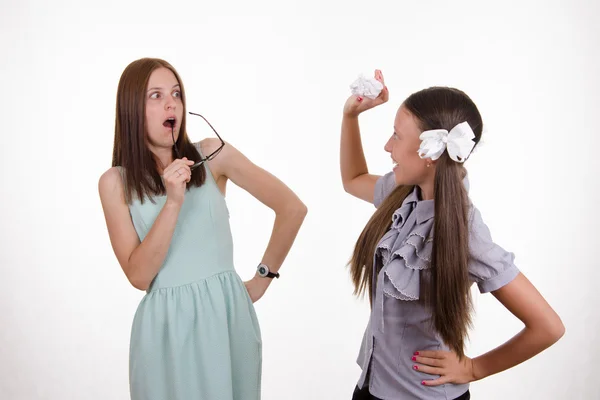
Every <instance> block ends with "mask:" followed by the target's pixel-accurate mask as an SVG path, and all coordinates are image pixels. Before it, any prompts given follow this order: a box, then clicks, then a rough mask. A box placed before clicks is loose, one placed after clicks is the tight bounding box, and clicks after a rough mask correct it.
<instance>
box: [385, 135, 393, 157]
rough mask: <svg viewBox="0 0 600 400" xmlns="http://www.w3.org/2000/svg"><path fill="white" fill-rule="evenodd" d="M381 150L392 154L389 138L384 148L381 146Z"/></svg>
mask: <svg viewBox="0 0 600 400" xmlns="http://www.w3.org/2000/svg"><path fill="white" fill-rule="evenodd" d="M383 149H384V150H385V151H387V152H388V153H390V154H391V153H392V138H391V137H390V138H389V139H388V141H387V142H386V143H385V146H383Z"/></svg>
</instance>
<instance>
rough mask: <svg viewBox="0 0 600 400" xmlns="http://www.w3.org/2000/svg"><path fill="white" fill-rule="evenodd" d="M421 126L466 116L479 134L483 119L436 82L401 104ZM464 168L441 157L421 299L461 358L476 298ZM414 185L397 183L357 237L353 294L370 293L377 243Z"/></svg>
mask: <svg viewBox="0 0 600 400" xmlns="http://www.w3.org/2000/svg"><path fill="white" fill-rule="evenodd" d="M403 105H404V107H405V108H406V109H407V110H408V111H409V112H410V113H411V114H412V115H413V116H414V117H415V118H416V120H417V121H418V123H419V128H420V129H421V130H429V129H446V130H448V131H450V130H451V129H452V128H454V127H455V126H456V125H458V124H459V123H461V122H464V121H467V122H468V123H469V125H470V126H471V129H473V132H474V133H475V138H474V140H475V143H478V142H479V140H480V138H481V132H482V128H483V123H482V120H481V115H480V114H479V111H478V109H477V107H476V106H475V103H473V101H472V100H471V99H470V98H469V97H468V96H467V95H466V94H465V93H464V92H462V91H460V90H458V89H454V88H446V87H432V88H428V89H424V90H421V91H419V92H416V93H413V94H412V95H411V96H409V97H408V98H407V99H406V100H405V101H404V103H403ZM465 174H466V170H465V169H464V166H463V164H461V163H457V162H455V161H453V160H452V159H451V158H450V157H449V156H448V153H447V152H444V153H443V154H442V156H441V157H440V158H439V159H438V160H437V164H436V172H435V178H434V179H435V182H434V204H435V216H434V224H433V250H432V254H431V265H430V269H429V270H424V271H421V277H422V279H421V296H420V297H421V300H422V301H423V302H424V303H425V304H426V305H427V306H428V307H429V308H430V310H431V313H432V323H433V327H434V329H435V330H436V331H437V332H438V333H439V334H440V336H441V337H442V339H443V340H444V342H445V343H446V344H447V345H448V346H449V347H450V349H452V350H453V351H455V352H456V353H457V354H458V355H459V356H460V357H463V356H464V343H465V339H466V338H467V336H468V335H467V333H468V329H469V327H470V326H471V311H472V300H471V296H470V286H471V282H470V281H469V275H468V261H469V230H468V212H469V211H468V210H469V203H468V201H469V200H468V195H467V192H466V189H465V187H464V184H463V179H464V177H465ZM413 189H414V186H398V187H396V188H395V189H394V190H393V191H392V192H391V193H390V194H389V195H388V196H387V197H386V199H385V200H384V201H383V202H382V204H381V205H380V206H379V207H378V209H377V210H376V211H375V213H374V214H373V216H372V217H371V219H370V220H369V222H368V223H367V225H366V226H365V228H364V230H363V232H362V233H361V235H360V236H359V238H358V240H357V242H356V246H355V248H354V253H353V255H352V258H351V260H350V273H351V277H352V281H353V283H354V288H355V291H354V292H355V294H358V295H360V294H363V293H364V292H365V289H366V290H367V292H368V294H369V298H372V286H371V282H372V278H373V261H374V254H375V250H376V247H377V244H378V242H379V240H380V239H381V237H382V236H383V235H384V234H385V232H386V231H387V230H388V229H389V228H390V225H391V222H392V215H393V213H394V211H396V210H397V209H398V208H399V207H400V206H401V205H402V202H403V201H404V199H405V198H406V197H407V196H408V194H410V193H411V192H412V190H413Z"/></svg>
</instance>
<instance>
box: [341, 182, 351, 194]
mask: <svg viewBox="0 0 600 400" xmlns="http://www.w3.org/2000/svg"><path fill="white" fill-rule="evenodd" d="M342 186H343V187H344V192H346V193H348V194H352V193H351V190H350V181H342Z"/></svg>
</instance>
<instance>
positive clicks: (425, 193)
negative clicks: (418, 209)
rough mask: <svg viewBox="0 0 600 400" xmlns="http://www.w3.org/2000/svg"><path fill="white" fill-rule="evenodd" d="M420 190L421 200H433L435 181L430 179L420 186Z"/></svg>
mask: <svg viewBox="0 0 600 400" xmlns="http://www.w3.org/2000/svg"><path fill="white" fill-rule="evenodd" d="M418 186H419V189H420V192H421V193H420V197H421V200H433V186H434V180H433V178H432V179H428V180H427V181H425V182H423V183H420V184H419V185H418Z"/></svg>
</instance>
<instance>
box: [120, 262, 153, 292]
mask: <svg viewBox="0 0 600 400" xmlns="http://www.w3.org/2000/svg"><path fill="white" fill-rule="evenodd" d="M128 269H129V271H127V272H126V273H125V275H127V280H129V283H130V284H131V286H133V287H134V288H136V289H138V290H142V291H146V290H148V288H149V287H150V282H151V281H149V280H148V279H147V278H146V277H144V276H141V274H139V273H136V271H135V270H136V268H132V266H131V265H129V268H128Z"/></svg>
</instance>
